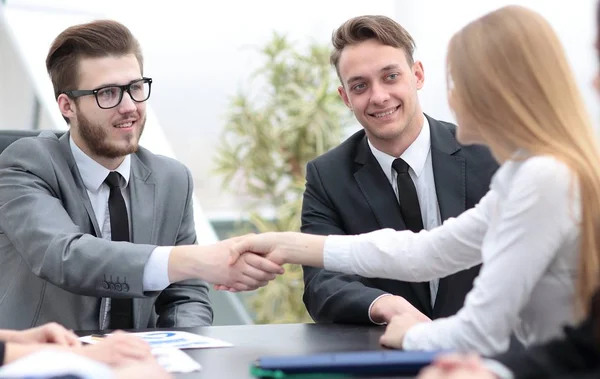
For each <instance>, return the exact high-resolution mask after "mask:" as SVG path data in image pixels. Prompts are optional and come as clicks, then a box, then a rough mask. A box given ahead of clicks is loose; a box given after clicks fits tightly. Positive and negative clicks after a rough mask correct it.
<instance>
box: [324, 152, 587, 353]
mask: <svg viewBox="0 0 600 379" xmlns="http://www.w3.org/2000/svg"><path fill="white" fill-rule="evenodd" d="M580 211H581V209H580V197H579V191H578V186H577V183H576V180H575V177H574V176H573V175H572V172H571V171H570V169H569V168H568V167H567V166H566V165H565V164H563V163H562V162H560V161H558V160H556V159H555V158H552V157H549V156H534V157H530V158H527V159H524V160H511V161H507V162H506V163H504V164H503V165H502V166H501V167H500V169H498V171H497V172H496V174H495V175H494V177H493V179H492V183H491V186H490V191H489V192H488V193H487V194H486V195H485V196H484V197H483V198H482V199H481V201H480V203H479V204H478V205H477V206H476V207H474V208H472V209H470V210H468V211H466V212H464V213H463V214H461V215H460V216H458V217H457V218H451V219H448V220H446V221H445V222H444V223H443V224H442V226H440V227H438V228H435V229H432V230H430V231H421V232H419V233H412V232H410V231H400V232H398V231H395V230H392V229H383V230H379V231H375V232H371V233H366V234H361V235H357V236H329V237H327V239H326V242H325V248H324V265H325V268H326V269H328V270H333V271H339V272H344V273H353V274H358V275H362V276H365V277H379V278H389V279H397V280H404V281H413V282H423V281H429V280H432V279H435V278H441V277H445V276H448V275H450V274H453V273H456V272H458V271H460V270H464V269H467V268H469V267H473V266H475V265H477V264H479V263H483V265H482V268H481V271H480V273H479V276H478V277H477V279H476V280H475V282H474V286H473V289H472V290H471V291H470V292H469V294H468V295H467V297H466V299H465V304H464V306H463V308H462V309H461V310H460V311H459V312H458V313H457V314H456V315H454V316H451V317H447V318H442V319H437V320H435V321H433V322H427V323H421V324H418V325H415V326H414V327H412V328H410V329H409V331H408V332H407V333H406V335H405V338H404V343H403V346H404V349H406V350H435V349H457V350H460V351H472V350H474V351H478V352H479V353H481V354H495V353H500V352H504V351H506V350H507V349H508V346H509V341H510V334H511V332H513V331H514V332H515V334H516V336H517V338H518V339H519V340H520V341H521V342H522V343H524V344H525V345H526V346H527V345H530V344H532V343H539V342H543V341H546V340H548V339H550V338H554V337H557V336H559V335H561V333H562V326H563V325H564V324H572V323H574V321H575V313H574V287H575V284H574V283H575V278H576V271H577V263H578V256H579V254H578V249H579V232H580V230H579V220H580V217H581V215H580Z"/></svg>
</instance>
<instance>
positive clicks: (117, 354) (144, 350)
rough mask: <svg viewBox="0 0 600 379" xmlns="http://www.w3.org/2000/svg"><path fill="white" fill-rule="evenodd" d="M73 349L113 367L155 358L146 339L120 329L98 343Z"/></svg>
mask: <svg viewBox="0 0 600 379" xmlns="http://www.w3.org/2000/svg"><path fill="white" fill-rule="evenodd" d="M73 351H74V352H75V353H77V354H81V355H83V356H85V357H87V358H90V359H93V360H95V361H99V362H102V363H106V364H107V365H109V366H111V367H120V366H122V365H125V364H129V363H132V362H139V361H151V360H153V359H154V357H153V356H152V354H151V350H150V345H149V344H148V343H147V342H146V341H144V340H142V339H141V338H139V337H136V336H133V335H131V334H127V333H124V332H120V331H117V332H114V333H111V334H109V335H108V336H106V338H104V339H103V340H102V341H101V342H98V343H97V344H93V345H86V346H83V347H79V348H77V349H74V350H73Z"/></svg>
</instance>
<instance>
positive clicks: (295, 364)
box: [250, 350, 448, 378]
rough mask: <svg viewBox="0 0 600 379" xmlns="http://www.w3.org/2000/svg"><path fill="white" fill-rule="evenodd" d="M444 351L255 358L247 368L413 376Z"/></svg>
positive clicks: (283, 374)
mask: <svg viewBox="0 0 600 379" xmlns="http://www.w3.org/2000/svg"><path fill="white" fill-rule="evenodd" d="M444 353H448V351H434V352H420V351H397V350H389V351H388V350H383V351H358V352H340V353H323V354H313V355H295V356H268V357H261V358H259V359H257V360H256V361H255V362H254V364H253V366H252V367H251V369H250V372H251V374H252V375H254V376H256V377H269V378H289V377H294V376H298V377H306V375H307V374H308V375H309V376H311V377H313V376H319V377H325V375H328V374H329V375H328V376H327V377H330V376H331V375H333V376H335V377H352V376H364V375H380V376H385V375H416V374H417V373H418V372H419V371H420V370H421V369H422V368H423V367H425V366H427V365H429V364H430V363H432V362H433V360H434V359H435V358H436V357H437V356H438V355H440V354H444Z"/></svg>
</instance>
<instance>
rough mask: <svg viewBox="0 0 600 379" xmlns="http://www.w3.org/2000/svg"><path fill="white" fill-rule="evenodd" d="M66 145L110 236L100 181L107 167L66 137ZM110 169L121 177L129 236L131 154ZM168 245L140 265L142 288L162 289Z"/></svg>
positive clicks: (105, 234)
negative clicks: (141, 266)
mask: <svg viewBox="0 0 600 379" xmlns="http://www.w3.org/2000/svg"><path fill="white" fill-rule="evenodd" d="M69 144H70V146H71V151H72V153H73V157H74V158H75V163H76V164H77V168H78V169H79V173H80V174H81V179H82V180H83V184H84V185H85V188H86V190H87V194H88V197H89V198H90V202H91V203H92V208H93V209H94V215H95V216H96V221H97V222H98V226H99V227H100V229H101V232H102V236H99V237H102V238H104V239H107V240H110V239H111V232H110V215H109V212H108V196H109V195H110V188H109V187H108V184H106V183H104V180H105V179H106V177H107V176H108V174H109V173H110V170H109V169H107V168H106V167H104V166H102V165H101V164H100V163H98V162H96V161H95V160H93V159H92V158H90V157H89V156H87V155H86V154H85V153H84V152H83V151H82V150H81V149H80V148H79V147H78V146H77V145H76V144H75V142H73V139H72V138H70V137H69ZM114 171H117V172H118V173H119V174H121V176H122V177H123V179H124V183H122V184H124V185H123V186H121V194H123V198H124V199H125V205H126V207H127V215H128V217H129V235H131V224H132V222H131V204H130V203H131V202H130V201H129V175H130V173H131V156H129V155H127V156H126V157H125V159H124V160H123V163H121V164H120V165H119V167H117V168H116V169H115V170H114ZM171 248H172V247H171V246H159V247H157V248H155V249H154V250H153V251H152V253H151V254H150V258H149V259H148V261H147V262H146V265H145V266H144V274H143V286H144V291H162V290H164V289H165V288H167V286H168V285H169V284H170V283H169V271H168V270H169V255H170V254H171Z"/></svg>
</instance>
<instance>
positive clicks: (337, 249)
mask: <svg viewBox="0 0 600 379" xmlns="http://www.w3.org/2000/svg"><path fill="white" fill-rule="evenodd" d="M353 237H354V236H335V235H331V236H327V238H325V245H324V246H323V268H325V269H326V270H329V271H336V272H344V273H348V274H349V273H351V271H350V266H351V265H350V259H349V257H350V255H351V249H352V240H353Z"/></svg>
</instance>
